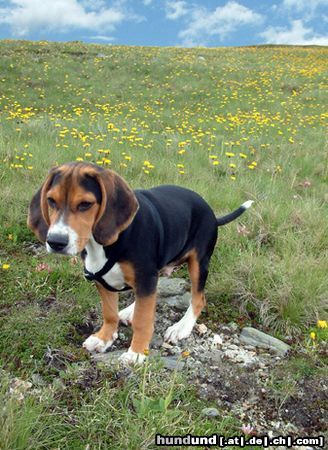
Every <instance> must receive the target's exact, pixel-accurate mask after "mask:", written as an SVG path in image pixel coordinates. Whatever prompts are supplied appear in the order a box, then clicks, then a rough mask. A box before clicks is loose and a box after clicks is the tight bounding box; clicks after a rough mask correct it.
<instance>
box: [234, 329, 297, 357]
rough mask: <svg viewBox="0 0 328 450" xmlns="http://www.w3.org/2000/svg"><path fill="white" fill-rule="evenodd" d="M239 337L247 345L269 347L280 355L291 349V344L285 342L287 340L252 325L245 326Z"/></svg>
mask: <svg viewBox="0 0 328 450" xmlns="http://www.w3.org/2000/svg"><path fill="white" fill-rule="evenodd" d="M239 339H240V341H241V342H243V343H245V344H247V345H254V346H255V347H262V348H269V349H270V350H273V351H275V352H276V353H277V354H278V355H280V356H284V355H285V354H286V353H287V352H288V351H289V349H290V346H289V345H288V344H285V342H282V341H280V340H279V339H276V338H274V337H273V336H270V335H268V334H265V333H263V332H262V331H259V330H257V329H255V328H252V327H245V328H243V329H242V332H241V334H240V337H239Z"/></svg>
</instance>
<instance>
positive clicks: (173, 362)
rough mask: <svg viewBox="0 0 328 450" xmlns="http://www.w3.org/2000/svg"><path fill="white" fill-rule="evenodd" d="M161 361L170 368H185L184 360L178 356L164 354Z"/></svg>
mask: <svg viewBox="0 0 328 450" xmlns="http://www.w3.org/2000/svg"><path fill="white" fill-rule="evenodd" d="M161 361H162V362H163V364H164V367H165V368H166V369H168V370H182V369H183V368H184V361H183V360H181V358H179V357H177V356H162V357H161Z"/></svg>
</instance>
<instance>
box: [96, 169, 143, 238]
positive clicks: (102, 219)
mask: <svg viewBox="0 0 328 450" xmlns="http://www.w3.org/2000/svg"><path fill="white" fill-rule="evenodd" d="M94 176H95V177H96V179H97V181H98V183H99V186H100V189H101V196H102V199H101V205H100V209H99V213H98V217H97V218H96V221H95V225H94V228H93V236H94V238H95V240H96V241H97V242H98V243H99V244H101V245H111V244H113V243H114V242H115V241H116V240H117V239H118V235H119V234H120V233H121V232H122V231H123V230H125V229H126V228H127V227H128V226H129V225H130V223H131V222H132V220H133V219H134V216H135V215H136V213H137V211H138V208H139V204H138V201H137V199H136V196H135V194H134V192H133V190H132V189H131V188H130V187H129V186H128V184H127V183H126V182H125V181H124V180H123V178H121V177H120V176H119V175H118V174H117V173H115V172H114V171H112V170H108V169H100V168H99V171H98V170H97V171H96V173H95V175H94Z"/></svg>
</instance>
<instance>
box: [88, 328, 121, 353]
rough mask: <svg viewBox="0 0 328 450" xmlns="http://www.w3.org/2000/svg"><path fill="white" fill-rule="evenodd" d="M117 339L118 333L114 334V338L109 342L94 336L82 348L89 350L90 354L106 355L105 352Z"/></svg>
mask: <svg viewBox="0 0 328 450" xmlns="http://www.w3.org/2000/svg"><path fill="white" fill-rule="evenodd" d="M115 339H117V333H114V334H113V338H112V339H110V340H109V341H104V340H102V339H99V338H98V337H97V336H95V335H94V334H92V335H91V336H89V337H88V339H86V340H85V341H84V342H83V344H82V347H83V348H85V349H87V350H88V351H89V352H98V353H105V351H106V350H107V349H108V348H109V347H110V346H111V345H112V344H113V342H114V341H115Z"/></svg>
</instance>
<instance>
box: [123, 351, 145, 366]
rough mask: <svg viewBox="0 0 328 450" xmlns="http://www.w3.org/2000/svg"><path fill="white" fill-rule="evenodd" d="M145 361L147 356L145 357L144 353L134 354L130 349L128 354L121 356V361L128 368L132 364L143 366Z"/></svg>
mask: <svg viewBox="0 0 328 450" xmlns="http://www.w3.org/2000/svg"><path fill="white" fill-rule="evenodd" d="M145 359H146V355H144V354H143V353H136V352H133V351H132V350H131V349H130V348H129V350H128V351H127V352H125V353H123V354H122V355H121V356H120V358H119V361H120V363H121V364H123V365H124V366H128V365H131V364H142V363H143V362H144V360H145Z"/></svg>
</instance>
